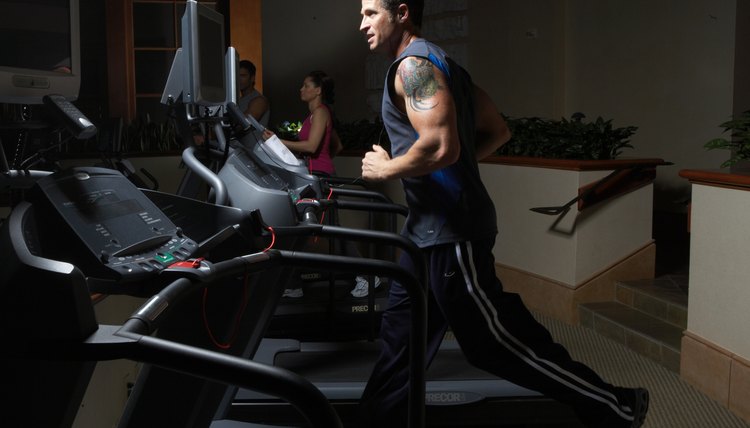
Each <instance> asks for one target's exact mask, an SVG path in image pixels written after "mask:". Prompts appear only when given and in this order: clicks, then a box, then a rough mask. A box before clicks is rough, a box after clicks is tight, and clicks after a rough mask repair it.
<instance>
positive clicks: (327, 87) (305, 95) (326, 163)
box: [267, 71, 341, 176]
mask: <svg viewBox="0 0 750 428" xmlns="http://www.w3.org/2000/svg"><path fill="white" fill-rule="evenodd" d="M299 93H300V99H301V100H302V101H304V102H306V103H307V106H308V110H309V111H310V113H308V115H307V117H306V118H305V120H304V122H302V128H301V129H300V131H299V137H298V140H297V141H290V140H283V139H282V140H281V141H282V142H283V143H284V145H285V146H287V148H289V150H291V151H293V152H295V153H298V154H301V155H303V156H304V157H305V159H306V160H307V164H308V168H309V170H310V173H311V174H321V175H328V176H332V175H335V174H336V169H335V168H334V166H333V160H332V158H333V157H334V156H335V155H336V154H337V153H338V152H339V151H340V150H341V141H340V140H339V137H338V134H337V133H336V130H335V129H334V127H333V112H332V111H331V108H330V104H333V98H334V95H333V80H332V79H331V78H330V77H328V75H326V73H324V72H322V71H313V72H311V73H309V74H308V75H307V76H305V80H304V82H303V83H302V87H301V88H300V90H299ZM267 133H268V135H267V136H270V135H271V131H267Z"/></svg>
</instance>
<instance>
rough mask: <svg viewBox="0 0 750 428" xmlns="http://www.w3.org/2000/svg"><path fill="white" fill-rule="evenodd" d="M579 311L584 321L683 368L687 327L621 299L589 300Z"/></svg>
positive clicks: (675, 367) (652, 356) (673, 366)
mask: <svg viewBox="0 0 750 428" xmlns="http://www.w3.org/2000/svg"><path fill="white" fill-rule="evenodd" d="M579 311H580V315H581V325H584V326H586V327H589V328H591V329H593V330H594V331H596V332H598V333H599V334H601V335H603V336H605V337H608V338H610V339H612V340H615V341H617V342H619V343H622V344H623V345H625V346H627V347H628V348H630V349H632V350H633V351H635V352H637V353H639V354H641V355H643V356H645V357H647V358H650V359H652V360H654V361H656V362H658V363H660V364H662V365H663V366H665V367H667V368H668V369H670V370H673V371H675V372H679V370H680V342H681V341H682V332H683V330H684V329H683V328H681V327H678V326H676V325H674V324H671V323H668V322H666V321H664V320H662V319H659V318H657V317H654V316H652V315H649V314H647V313H645V312H642V311H639V310H637V309H634V308H633V307H630V306H626V305H624V304H622V303H619V302H593V303H585V304H582V305H580V306H579Z"/></svg>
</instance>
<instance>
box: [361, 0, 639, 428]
mask: <svg viewBox="0 0 750 428" xmlns="http://www.w3.org/2000/svg"><path fill="white" fill-rule="evenodd" d="M423 6H424V2H423V0H406V1H404V0H362V10H361V15H362V21H361V24H360V31H362V33H364V34H365V36H366V39H367V43H368V45H369V47H370V50H371V51H377V52H380V53H383V54H385V55H387V56H388V57H389V58H391V59H392V60H393V64H392V65H391V66H390V68H389V70H388V73H387V77H386V82H385V87H384V90H383V106H382V114H383V121H384V123H385V127H386V129H387V131H388V135H389V137H390V140H391V153H390V154H389V153H388V152H386V151H385V150H384V149H383V148H382V147H380V146H373V148H372V151H370V152H368V153H367V154H366V155H365V157H364V159H363V161H362V176H363V178H364V179H365V180H368V181H373V182H377V181H385V180H393V179H400V180H401V181H402V184H403V188H404V191H405V194H406V201H407V205H408V207H409V216H408V218H407V220H406V224H405V227H404V231H403V233H404V234H405V235H406V236H408V237H409V238H411V239H412V240H414V242H415V243H416V244H417V245H419V247H420V248H421V249H422V251H423V252H424V255H425V257H426V260H427V262H428V265H429V282H430V293H429V297H428V299H429V303H428V305H429V306H428V310H429V319H428V323H429V326H428V337H427V358H428V361H431V360H432V358H433V357H434V356H435V353H436V352H437V350H438V347H439V345H440V342H441V341H442V338H443V336H444V334H445V332H446V330H447V329H448V328H449V327H450V328H451V330H452V331H453V333H454V335H455V337H456V339H457V341H458V343H459V344H460V346H461V349H462V350H463V353H464V354H465V355H466V358H467V360H468V361H469V362H470V363H472V364H473V365H475V366H477V367H479V368H481V369H483V370H485V371H487V372H490V373H493V374H495V375H497V376H501V377H502V378H504V379H507V380H509V381H511V382H513V383H516V384H518V385H520V386H523V387H526V388H530V389H533V390H536V391H539V392H541V393H543V394H545V395H547V396H549V397H552V398H554V399H556V400H558V401H560V402H563V403H566V404H568V405H570V406H571V407H572V408H573V409H574V411H575V412H576V414H577V415H578V417H579V418H580V419H581V421H582V422H583V423H584V424H585V425H586V426H589V427H607V428H617V427H640V426H641V425H642V424H643V421H644V419H645V416H646V412H647V410H648V392H647V391H646V390H645V389H642V388H622V387H616V386H613V385H611V384H609V383H607V382H605V381H604V380H602V379H601V378H600V377H599V375H597V374H596V373H595V372H594V371H593V370H591V369H590V368H589V367H587V366H586V365H584V364H582V363H579V362H577V361H574V360H572V359H571V357H570V355H569V354H568V352H567V351H566V350H565V349H564V348H563V346H561V345H560V344H558V343H555V342H554V341H553V339H552V337H551V335H550V334H549V332H548V331H547V330H546V329H545V328H544V327H543V326H542V325H541V324H539V323H538V322H537V321H536V320H535V319H534V317H533V316H532V314H531V313H530V312H529V311H528V310H527V309H526V307H525V306H524V304H523V302H522V301H521V299H520V297H519V296H518V295H516V294H512V293H506V292H504V291H503V287H502V284H501V282H500V281H499V280H498V278H497V277H496V276H495V261H494V257H493V254H492V248H493V246H494V244H495V236H496V234H497V222H496V218H495V208H494V205H493V201H492V200H491V199H490V196H489V195H488V193H487V190H486V189H485V187H484V184H483V183H482V181H481V179H480V174H479V168H478V164H477V162H478V160H480V159H483V158H484V157H486V156H488V155H490V154H492V153H493V152H495V151H496V150H497V149H498V148H499V147H500V146H501V145H503V144H504V143H506V142H507V141H508V140H509V139H510V132H509V130H508V128H507V125H506V123H505V121H504V120H503V118H502V116H501V115H500V114H499V113H498V111H497V108H496V107H495V106H494V104H493V102H492V101H491V99H490V98H489V96H488V95H487V94H486V93H485V92H484V91H483V90H481V89H480V88H478V87H476V86H475V85H474V84H473V82H472V80H471V77H470V76H469V75H468V74H467V72H466V71H465V70H464V69H463V68H461V67H460V66H459V65H458V64H456V63H455V62H454V61H453V60H452V59H451V58H450V57H448V56H447V55H446V53H445V52H444V51H443V50H442V49H441V48H439V47H438V46H436V45H435V44H433V43H431V42H429V41H427V40H425V39H423V38H421V37H420V28H419V27H420V25H421V21H422V10H423ZM400 263H401V264H402V265H403V266H405V267H407V268H410V267H411V266H412V263H411V262H410V260H409V258H408V256H406V257H404V258H402V260H401V262H400ZM409 326H410V312H409V298H408V296H407V293H406V291H405V290H404V288H403V287H402V286H401V285H400V284H398V283H396V282H395V281H394V283H393V284H392V287H391V290H390V296H389V303H388V308H387V310H386V311H385V313H384V314H383V321H382V326H381V329H380V332H381V340H382V344H383V347H382V351H381V354H380V357H379V359H378V361H377V363H376V365H375V368H374V370H373V373H372V375H371V377H370V379H369V381H368V384H367V387H366V388H365V391H364V394H363V397H362V404H361V410H362V418H361V421H360V423H361V424H360V425H359V426H372V427H386V426H394V427H395V426H405V425H406V420H407V381H408V377H409V373H408V365H407V362H408V358H409V357H408V356H409V352H408V349H407V344H408V336H409ZM498 417H501V416H500V415H498Z"/></svg>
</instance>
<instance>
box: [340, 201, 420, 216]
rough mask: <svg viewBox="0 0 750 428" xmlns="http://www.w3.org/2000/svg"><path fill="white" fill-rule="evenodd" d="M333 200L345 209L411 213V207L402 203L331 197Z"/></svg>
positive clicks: (401, 213) (406, 214)
mask: <svg viewBox="0 0 750 428" xmlns="http://www.w3.org/2000/svg"><path fill="white" fill-rule="evenodd" d="M331 201H332V205H333V206H334V207H336V208H340V209H345V210H356V211H374V212H385V213H394V214H400V215H402V216H404V217H406V216H408V215H409V208H407V207H406V206H405V205H401V204H394V203H388V202H372V201H352V200H344V199H331Z"/></svg>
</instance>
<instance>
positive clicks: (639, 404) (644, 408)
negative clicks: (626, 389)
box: [630, 388, 649, 428]
mask: <svg viewBox="0 0 750 428" xmlns="http://www.w3.org/2000/svg"><path fill="white" fill-rule="evenodd" d="M633 394H634V395H635V398H634V399H633V424H632V425H630V426H631V427H632V428H640V427H641V426H642V425H643V422H645V421H646V413H648V400H649V397H648V390H646V389H645V388H634V389H633Z"/></svg>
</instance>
